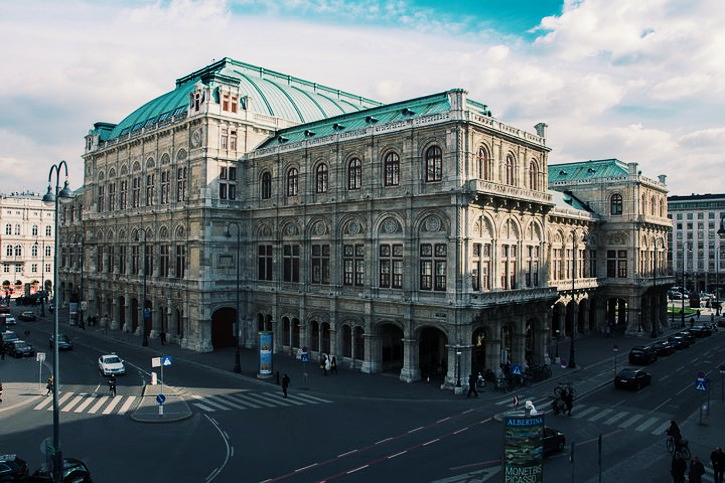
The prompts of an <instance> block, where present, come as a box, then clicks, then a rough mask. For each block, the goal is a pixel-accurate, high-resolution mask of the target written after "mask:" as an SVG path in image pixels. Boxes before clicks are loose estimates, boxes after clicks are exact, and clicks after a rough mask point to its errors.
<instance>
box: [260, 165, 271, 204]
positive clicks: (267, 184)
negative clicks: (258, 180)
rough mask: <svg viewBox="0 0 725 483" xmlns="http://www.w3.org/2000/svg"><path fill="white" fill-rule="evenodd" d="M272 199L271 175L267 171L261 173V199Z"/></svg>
mask: <svg viewBox="0 0 725 483" xmlns="http://www.w3.org/2000/svg"><path fill="white" fill-rule="evenodd" d="M271 197H272V174H271V173H270V172H269V171H265V172H264V173H262V199H263V200H268V199H270V198H271Z"/></svg>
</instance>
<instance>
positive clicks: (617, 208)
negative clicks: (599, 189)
mask: <svg viewBox="0 0 725 483" xmlns="http://www.w3.org/2000/svg"><path fill="white" fill-rule="evenodd" d="M609 212H610V214H612V215H621V214H622V195H620V194H618V193H615V194H613V195H612V198H611V199H610V200H609Z"/></svg>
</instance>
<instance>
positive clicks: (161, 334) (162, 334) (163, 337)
mask: <svg viewBox="0 0 725 483" xmlns="http://www.w3.org/2000/svg"><path fill="white" fill-rule="evenodd" d="M159 339H160V340H161V345H166V332H164V329H161V332H159Z"/></svg>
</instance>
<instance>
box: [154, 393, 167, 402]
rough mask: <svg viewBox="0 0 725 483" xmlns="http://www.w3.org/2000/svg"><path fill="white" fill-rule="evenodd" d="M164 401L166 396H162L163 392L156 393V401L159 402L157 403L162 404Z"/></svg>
mask: <svg viewBox="0 0 725 483" xmlns="http://www.w3.org/2000/svg"><path fill="white" fill-rule="evenodd" d="M164 401H166V396H164V395H163V394H158V395H157V396H156V402H157V403H159V404H163V403H164Z"/></svg>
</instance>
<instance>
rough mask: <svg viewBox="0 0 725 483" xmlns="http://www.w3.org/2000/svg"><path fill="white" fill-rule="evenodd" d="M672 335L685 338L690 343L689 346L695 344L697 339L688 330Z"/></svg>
mask: <svg viewBox="0 0 725 483" xmlns="http://www.w3.org/2000/svg"><path fill="white" fill-rule="evenodd" d="M674 335H681V336H683V337H685V338H686V339H687V340H688V341H690V345H692V344H694V343H695V342H697V338H696V337H695V334H693V333H692V331H691V330H690V329H682V330H681V331H679V332H677V333H676V334H674Z"/></svg>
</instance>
